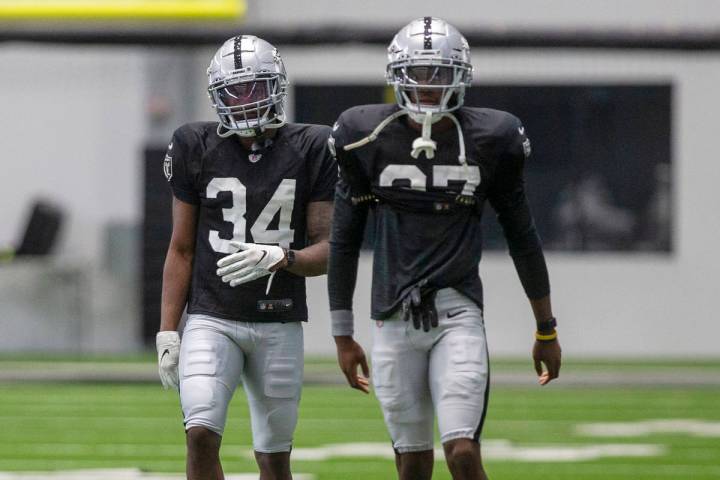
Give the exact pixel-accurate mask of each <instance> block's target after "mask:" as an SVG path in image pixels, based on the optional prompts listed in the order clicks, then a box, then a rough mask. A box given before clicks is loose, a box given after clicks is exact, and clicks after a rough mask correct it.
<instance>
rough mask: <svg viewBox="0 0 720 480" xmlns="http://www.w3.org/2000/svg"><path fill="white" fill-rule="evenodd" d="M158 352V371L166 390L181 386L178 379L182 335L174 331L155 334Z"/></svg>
mask: <svg viewBox="0 0 720 480" xmlns="http://www.w3.org/2000/svg"><path fill="white" fill-rule="evenodd" d="M155 346H156V347H157V352H158V372H159V373H160V381H161V382H162V385H163V387H165V390H167V389H168V388H171V387H172V388H173V389H175V390H177V389H178V387H179V386H180V382H179V380H178V359H179V358H180V335H178V332H174V331H170V330H168V331H164V332H158V333H157V335H156V336H155Z"/></svg>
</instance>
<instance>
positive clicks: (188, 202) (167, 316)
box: [155, 126, 200, 389]
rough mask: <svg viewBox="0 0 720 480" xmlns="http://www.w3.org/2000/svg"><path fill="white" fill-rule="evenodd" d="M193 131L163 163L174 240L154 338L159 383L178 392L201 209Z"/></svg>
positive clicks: (184, 133)
mask: <svg viewBox="0 0 720 480" xmlns="http://www.w3.org/2000/svg"><path fill="white" fill-rule="evenodd" d="M193 135H194V132H193V131H192V129H190V128H187V126H185V127H181V128H179V129H178V130H176V131H175V133H174V134H173V138H172V141H171V142H170V145H169V146H168V150H167V154H166V155H165V160H164V162H163V171H164V173H165V177H166V178H167V180H168V183H169V184H170V187H171V189H172V192H173V205H172V221H173V227H172V236H171V238H170V245H169V247H168V252H167V255H166V257H165V266H164V268H163V286H162V298H161V304H160V329H159V331H158V333H157V335H156V337H155V344H156V346H157V352H158V367H159V374H160V380H161V381H162V384H163V386H164V387H165V388H166V389H167V388H170V387H171V388H174V389H176V388H178V386H179V380H178V360H179V357H180V336H179V335H178V332H177V328H178V325H179V324H180V319H181V317H182V314H183V311H184V310H185V305H186V303H187V299H188V290H189V288H190V279H191V276H192V265H193V258H194V256H195V234H196V231H197V221H198V208H199V207H198V205H199V204H200V200H199V197H198V195H197V190H196V188H195V183H194V178H195V174H194V173H193V167H192V166H191V165H192V160H193V159H196V158H197V152H196V151H194V149H193V146H194V147H197V142H195V141H194V139H193Z"/></svg>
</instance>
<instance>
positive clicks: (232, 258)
mask: <svg viewBox="0 0 720 480" xmlns="http://www.w3.org/2000/svg"><path fill="white" fill-rule="evenodd" d="M230 245H232V246H233V247H235V248H237V249H238V251H237V252H236V253H231V254H230V255H227V256H225V257H223V258H221V259H220V260H218V262H217V266H218V267H220V268H218V269H217V274H218V276H219V277H222V281H223V282H225V283H228V282H229V283H230V286H231V287H237V286H238V285H241V284H243V283H247V282H252V281H253V280H256V279H258V278H260V277H264V276H265V275H270V274H271V273H274V272H271V271H270V269H271V268H273V267H274V266H276V265H277V264H278V263H280V262H281V261H282V259H283V258H285V250H283V249H282V248H280V247H278V246H276V245H262V244H259V243H243V242H230ZM269 289H270V285H269V284H268V290H269Z"/></svg>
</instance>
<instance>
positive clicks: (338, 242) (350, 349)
mask: <svg viewBox="0 0 720 480" xmlns="http://www.w3.org/2000/svg"><path fill="white" fill-rule="evenodd" d="M347 140H348V139H347V138H346V132H345V125H343V122H342V117H341V119H340V120H338V123H336V124H335V127H334V131H333V134H332V136H331V137H330V139H329V143H328V144H329V145H330V147H331V149H332V150H333V153H334V154H335V155H336V157H337V160H338V167H339V169H340V179H339V180H338V182H337V184H336V185H335V209H334V212H333V221H332V228H331V234H330V258H329V260H328V298H329V300H330V320H331V324H332V335H333V337H334V339H335V345H336V347H337V356H338V364H339V366H340V369H341V370H342V372H343V374H344V375H345V378H346V379H347V381H348V384H349V385H350V386H351V387H352V388H356V389H358V390H360V391H363V392H365V393H368V392H369V386H368V380H367V379H368V377H369V375H370V371H369V369H368V365H367V360H366V358H365V352H364V351H363V348H362V347H361V346H360V344H358V343H357V342H356V341H355V340H354V339H353V333H354V318H353V311H352V309H353V305H352V301H353V294H354V293H355V284H356V282H357V269H358V259H359V256H360V247H361V246H362V241H363V237H364V235H365V223H366V222H367V215H368V210H369V208H370V207H369V202H368V201H361V199H362V198H365V200H367V199H368V198H369V195H368V194H369V188H370V186H369V180H368V179H367V176H366V175H364V172H363V171H362V169H361V168H360V161H359V159H358V158H357V157H355V155H353V154H352V153H351V152H347V151H345V150H344V148H343V147H344V145H346V144H347V143H349V142H348V141H347ZM352 140H354V139H351V141H352ZM358 367H360V369H361V371H362V375H360V374H358Z"/></svg>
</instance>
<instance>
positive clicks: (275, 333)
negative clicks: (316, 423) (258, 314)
mask: <svg viewBox="0 0 720 480" xmlns="http://www.w3.org/2000/svg"><path fill="white" fill-rule="evenodd" d="M179 373H180V403H181V405H182V411H183V415H184V418H185V430H186V431H187V430H189V429H190V428H192V427H205V428H207V429H209V430H212V431H213V432H215V433H217V434H219V435H222V434H223V430H224V429H225V422H226V418H227V410H228V405H229V404H230V399H231V398H232V395H233V392H234V391H235V388H236V387H237V385H238V383H239V382H240V381H241V379H242V382H243V385H244V387H245V393H246V394H247V398H248V403H249V405H250V419H251V423H252V433H253V447H254V449H255V451H257V452H261V453H275V452H289V451H290V449H291V447H292V438H293V432H294V431H295V425H296V424H297V410H298V403H299V402H300V390H301V387H302V376H303V330H302V325H301V324H300V322H288V323H279V322H277V323H260V322H236V321H233V320H224V319H220V318H214V317H210V316H208V315H189V316H188V320H187V324H186V327H185V331H184V333H183V337H182V342H181V344H180V364H179Z"/></svg>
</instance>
